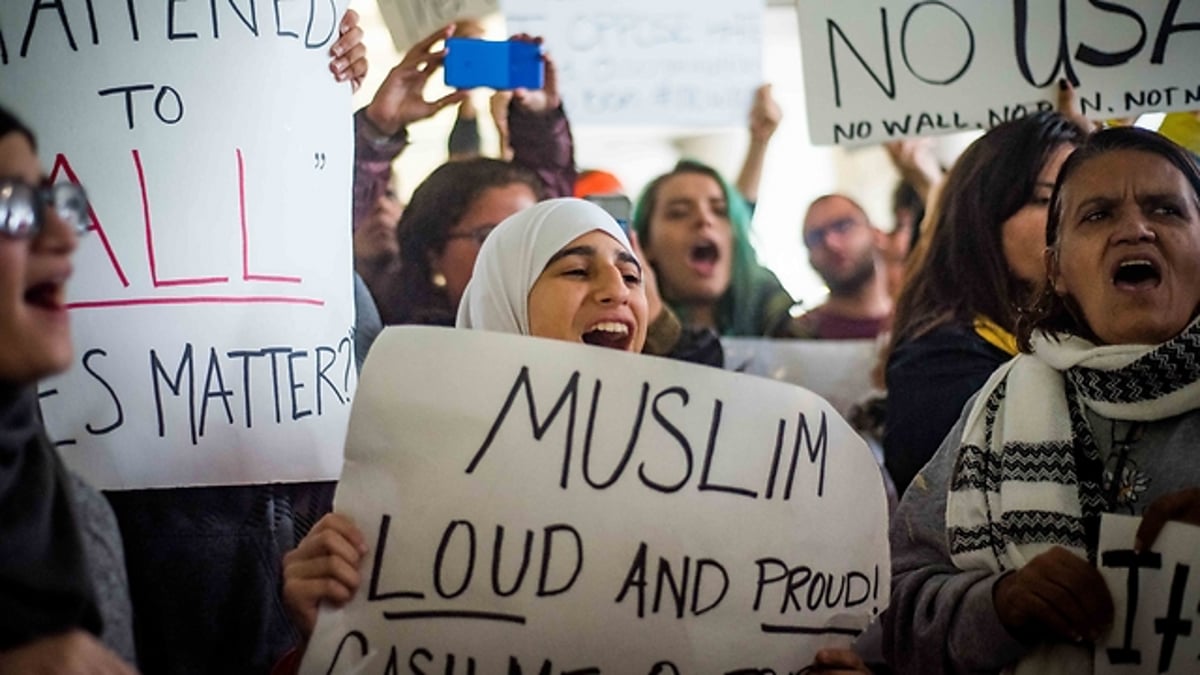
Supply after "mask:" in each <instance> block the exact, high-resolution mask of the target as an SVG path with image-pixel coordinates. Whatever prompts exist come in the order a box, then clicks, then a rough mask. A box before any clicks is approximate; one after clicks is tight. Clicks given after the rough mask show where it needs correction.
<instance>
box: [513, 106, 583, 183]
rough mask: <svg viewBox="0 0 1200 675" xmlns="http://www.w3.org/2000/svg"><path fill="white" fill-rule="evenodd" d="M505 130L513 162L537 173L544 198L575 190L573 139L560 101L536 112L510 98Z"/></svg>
mask: <svg viewBox="0 0 1200 675" xmlns="http://www.w3.org/2000/svg"><path fill="white" fill-rule="evenodd" d="M508 133H509V143H510V144H511V145H512V149H513V163H514V164H518V165H520V166H523V167H525V168H526V169H529V170H530V171H533V172H534V173H536V174H537V176H538V178H540V179H541V180H542V185H544V186H545V188H546V195H545V196H546V198H547V199H550V198H553V197H570V196H571V195H573V194H575V175H576V172H575V141H574V139H572V138H571V125H570V123H568V122H567V114H566V113H565V112H564V111H563V107H562V106H561V105H560V106H558V107H557V108H555V109H554V110H551V111H549V112H546V113H541V114H538V113H531V112H529V111H528V110H525V109H524V108H522V107H521V106H520V105H519V104H517V103H516V102H515V101H513V102H512V103H510V104H509V106H508Z"/></svg>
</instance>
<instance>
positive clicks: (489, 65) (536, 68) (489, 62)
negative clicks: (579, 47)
mask: <svg viewBox="0 0 1200 675" xmlns="http://www.w3.org/2000/svg"><path fill="white" fill-rule="evenodd" d="M446 50H447V53H446V61H445V64H444V67H445V69H446V85H447V86H450V87H454V88H456V89H472V88H474V87H491V88H492V89H518V88H521V89H541V88H542V81H543V79H544V75H545V73H544V68H543V65H542V48H541V46H540V45H537V44H534V43H532V42H520V41H514V40H505V41H502V42H497V41H492V40H477V39H474V38H455V37H452V38H449V39H447V40H446Z"/></svg>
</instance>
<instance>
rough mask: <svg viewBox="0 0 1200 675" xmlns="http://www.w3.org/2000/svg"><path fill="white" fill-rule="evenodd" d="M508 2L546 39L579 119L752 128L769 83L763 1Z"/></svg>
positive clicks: (521, 22)
mask: <svg viewBox="0 0 1200 675" xmlns="http://www.w3.org/2000/svg"><path fill="white" fill-rule="evenodd" d="M500 4H501V7H502V8H503V10H504V14H505V18H506V19H507V21H508V30H509V32H510V33H529V34H531V35H540V36H542V37H544V38H545V40H546V42H545V46H546V49H547V51H548V52H549V53H550V54H551V56H552V57H553V58H554V62H555V63H556V64H557V66H558V69H559V89H560V90H561V91H562V96H563V101H564V104H565V105H566V110H567V114H568V115H569V116H570V118H571V121H572V122H573V123H577V124H595V125H608V126H622V125H625V126H647V125H649V126H697V127H720V126H737V127H743V126H745V124H746V115H747V114H748V111H749V110H750V104H751V102H752V100H753V95H754V90H755V88H756V87H758V86H759V85H760V84H762V44H763V16H764V2H763V0H749V1H747V0H739V2H695V1H694V0H655V1H654V2H645V1H644V0H502V2H501V3H500Z"/></svg>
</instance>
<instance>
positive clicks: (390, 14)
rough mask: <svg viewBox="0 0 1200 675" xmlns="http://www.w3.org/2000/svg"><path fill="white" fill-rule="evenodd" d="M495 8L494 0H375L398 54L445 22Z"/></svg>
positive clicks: (467, 17) (479, 15)
mask: <svg viewBox="0 0 1200 675" xmlns="http://www.w3.org/2000/svg"><path fill="white" fill-rule="evenodd" d="M499 9H500V7H499V5H498V4H497V2H496V0H379V14H380V15H381V16H383V22H384V23H385V24H387V28H388V32H389V33H391V35H392V43H393V44H395V45H396V51H397V52H399V53H401V54H403V53H404V52H406V51H408V48H409V47H411V46H413V45H415V44H417V43H418V42H420V41H421V39H422V38H424V37H425V36H427V35H429V34H430V33H432V32H433V31H435V30H437V29H439V28H442V27H443V26H445V25H447V24H450V23H454V22H455V21H456V20H458V19H479V18H481V17H485V16H487V15H489V14H493V13H495V12H497V11H498V10H499Z"/></svg>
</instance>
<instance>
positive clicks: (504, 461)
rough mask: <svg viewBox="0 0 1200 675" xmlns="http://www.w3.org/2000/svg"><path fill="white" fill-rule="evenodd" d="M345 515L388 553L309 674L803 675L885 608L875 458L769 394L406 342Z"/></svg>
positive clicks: (663, 371) (827, 412)
mask: <svg viewBox="0 0 1200 675" xmlns="http://www.w3.org/2000/svg"><path fill="white" fill-rule="evenodd" d="M335 510H336V511H338V512H340V513H343V514H345V515H346V516H348V517H349V518H351V519H352V520H353V521H354V522H355V523H356V524H357V525H358V527H359V528H360V529H361V530H362V532H363V533H364V535H365V537H366V539H367V541H368V546H369V549H370V550H369V551H368V552H367V554H366V555H365V557H364V562H363V565H362V568H361V569H362V583H361V586H360V587H359V589H358V592H357V594H356V596H355V598H354V599H353V600H352V601H351V602H350V603H348V604H347V605H346V606H345V607H343V608H341V609H338V610H329V609H325V610H322V613H321V615H320V617H319V620H318V624H317V628H316V631H315V633H314V635H313V637H312V639H311V641H310V642H309V645H308V650H307V654H306V657H305V663H304V666H303V669H302V672H305V673H351V672H353V673H389V672H408V671H410V670H411V671H413V672H438V673H441V672H480V673H495V672H504V673H622V674H628V673H659V674H661V675H667V674H672V673H734V672H736V673H763V672H779V673H783V672H794V671H796V670H799V669H800V668H801V667H803V666H804V665H806V664H808V663H809V661H810V660H811V658H812V656H813V653H814V652H815V650H816V649H818V648H820V647H824V646H846V645H847V644H848V643H849V641H850V640H851V639H852V638H853V637H854V636H855V635H858V634H859V633H860V632H861V631H862V630H863V629H864V628H865V627H866V625H867V624H868V622H869V621H870V620H871V618H872V617H875V616H877V615H878V614H879V612H881V611H882V610H883V609H884V607H885V606H886V604H887V598H888V593H889V575H890V568H889V564H888V553H887V550H888V549H887V536H886V532H887V507H886V503H885V496H884V491H883V485H882V482H881V479H880V474H879V469H878V467H877V466H876V464H875V461H874V459H873V457H872V455H871V453H870V452H869V451H868V450H867V448H866V446H865V445H864V443H863V442H862V440H861V439H859V437H858V436H857V435H856V434H855V433H854V432H853V431H852V430H851V429H850V427H849V426H848V425H847V424H846V423H845V422H844V421H843V420H842V419H841V418H840V417H839V416H838V415H837V413H836V412H834V411H833V409H832V408H831V407H830V406H829V405H828V404H827V403H825V401H823V400H822V399H820V398H819V397H817V396H815V395H813V394H811V393H810V392H808V391H806V390H804V389H801V388H799V387H796V386H793V385H789V384H785V383H782V382H776V381H773V380H768V379H765V378H760V377H754V376H748V375H739V374H735V373H730V372H727V371H722V370H718V369H714V368H707V367H703V366H696V365H692V364H686V363H681V362H676V361H670V360H666V359H659V358H654V357H647V356H640V355H632V354H626V353H623V352H615V351H612V350H606V349H602V348H597V347H591V346H587V345H579V344H569V343H565V342H557V341H548V340H542V339H536V338H528V337H521V336H516V335H504V334H494V333H486V332H482V331H455V330H452V329H444V328H429V327H396V328H389V329H386V330H385V331H384V332H383V334H382V335H381V336H380V338H379V340H378V341H377V342H376V343H375V344H374V346H373V348H372V351H371V355H370V357H369V358H368V360H367V363H366V365H365V367H364V368H363V379H362V382H361V385H360V387H359V390H358V396H357V398H356V399H355V403H354V410H353V412H352V415H351V423H350V433H349V436H348V439H347V446H346V460H345V469H344V471H343V474H342V478H341V481H340V483H339V485H338V493H337V497H336V499H335Z"/></svg>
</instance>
